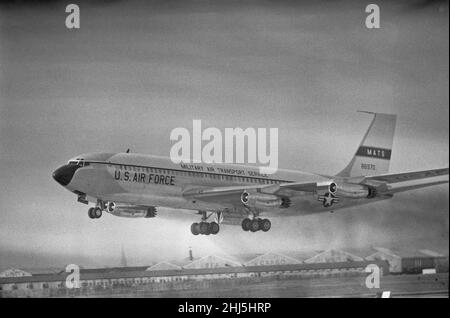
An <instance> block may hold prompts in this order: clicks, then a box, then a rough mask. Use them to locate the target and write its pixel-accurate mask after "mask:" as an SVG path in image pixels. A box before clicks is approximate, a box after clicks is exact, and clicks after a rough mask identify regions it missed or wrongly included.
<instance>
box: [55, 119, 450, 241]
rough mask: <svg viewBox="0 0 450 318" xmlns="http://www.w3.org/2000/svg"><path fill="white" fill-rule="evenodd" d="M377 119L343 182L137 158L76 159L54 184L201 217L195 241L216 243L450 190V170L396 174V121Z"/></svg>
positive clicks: (117, 211)
mask: <svg viewBox="0 0 450 318" xmlns="http://www.w3.org/2000/svg"><path fill="white" fill-rule="evenodd" d="M371 114H372V115H373V116H374V118H373V120H372V122H371V124H370V126H369V128H368V129H367V132H366V134H365V135H364V137H363V139H362V141H361V143H360V145H359V147H358V148H357V150H356V152H355V154H354V156H353V158H352V159H351V161H350V162H349V163H348V165H347V166H346V167H345V168H344V169H343V170H342V171H341V172H339V173H338V174H336V175H333V176H329V175H320V174H312V173H305V172H300V171H292V170H283V169H278V170H277V171H276V172H275V173H273V174H262V173H261V172H260V171H259V169H258V168H257V167H250V166H243V165H233V164H206V163H198V164H197V163H195V164H186V163H179V164H175V163H173V162H172V161H171V159H170V158H164V157H157V156H150V155H143V154H135V153H90V154H84V155H79V156H76V157H75V158H73V159H71V160H69V162H68V163H67V164H66V165H63V166H62V167H60V168H58V169H57V170H56V171H55V172H54V173H53V178H54V179H55V180H56V181H57V182H58V183H60V184H61V185H62V186H64V187H65V188H67V189H68V190H70V191H72V192H73V193H75V194H76V195H77V196H78V201H79V202H82V203H85V204H89V202H92V203H94V204H95V207H91V208H89V210H88V215H89V217H90V218H93V219H95V218H100V217H101V216H102V213H103V212H107V213H110V214H112V215H116V216H122V217H142V218H152V217H155V216H156V215H157V208H158V207H167V208H173V209H187V210H192V211H194V214H195V215H197V216H198V217H199V219H200V220H199V221H200V222H195V223H193V224H192V225H191V232H192V234H194V235H199V234H203V235H210V234H212V235H215V234H217V233H219V230H220V225H221V224H226V223H227V222H228V223H230V224H235V223H236V220H239V223H240V224H241V226H242V229H243V230H244V231H249V232H257V231H264V232H267V231H269V230H270V228H271V221H270V218H272V217H282V216H296V215H298V216H301V215H305V214H311V213H319V212H332V211H335V210H338V209H342V208H346V207H351V206H355V205H361V204H367V203H372V202H377V201H380V200H386V199H391V198H392V197H393V196H394V194H395V193H397V192H403V191H407V190H412V189H417V188H422V187H427V186H432V185H437V184H441V183H447V182H448V173H449V170H448V168H440V169H433V170H424V171H414V172H405V173H389V162H390V159H391V153H392V144H393V139H394V130H395V123H396V115H391V114H382V113H371Z"/></svg>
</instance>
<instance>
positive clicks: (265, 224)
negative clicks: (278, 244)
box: [259, 219, 272, 232]
mask: <svg viewBox="0 0 450 318" xmlns="http://www.w3.org/2000/svg"><path fill="white" fill-rule="evenodd" d="M259 222H260V223H259V227H260V229H261V230H262V231H263V232H267V231H268V230H270V228H271V227H272V223H271V222H270V220H268V219H262V220H261V221H259Z"/></svg>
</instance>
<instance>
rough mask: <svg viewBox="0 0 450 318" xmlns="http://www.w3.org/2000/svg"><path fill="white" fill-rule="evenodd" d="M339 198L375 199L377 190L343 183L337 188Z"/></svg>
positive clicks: (336, 192)
mask: <svg viewBox="0 0 450 318" xmlns="http://www.w3.org/2000/svg"><path fill="white" fill-rule="evenodd" d="M335 189H336V191H335V193H333V194H336V196H337V197H343V198H351V199H361V198H374V197H376V195H377V191H376V189H375V188H372V187H368V186H365V185H360V184H352V183H342V184H337V185H336V187H335Z"/></svg>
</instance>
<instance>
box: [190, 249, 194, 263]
mask: <svg viewBox="0 0 450 318" xmlns="http://www.w3.org/2000/svg"><path fill="white" fill-rule="evenodd" d="M189 260H190V261H193V260H194V255H193V254H192V247H190V246H189Z"/></svg>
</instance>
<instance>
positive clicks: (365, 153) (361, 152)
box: [356, 146, 392, 160]
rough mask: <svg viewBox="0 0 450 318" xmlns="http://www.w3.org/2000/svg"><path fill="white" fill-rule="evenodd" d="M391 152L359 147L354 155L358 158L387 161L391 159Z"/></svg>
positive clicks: (389, 150)
mask: <svg viewBox="0 0 450 318" xmlns="http://www.w3.org/2000/svg"><path fill="white" fill-rule="evenodd" d="M391 152H392V151H391V149H384V148H376V147H367V146H361V147H359V149H358V151H357V152H356V155H357V156H360V157H369V158H378V159H386V160H389V159H391Z"/></svg>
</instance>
